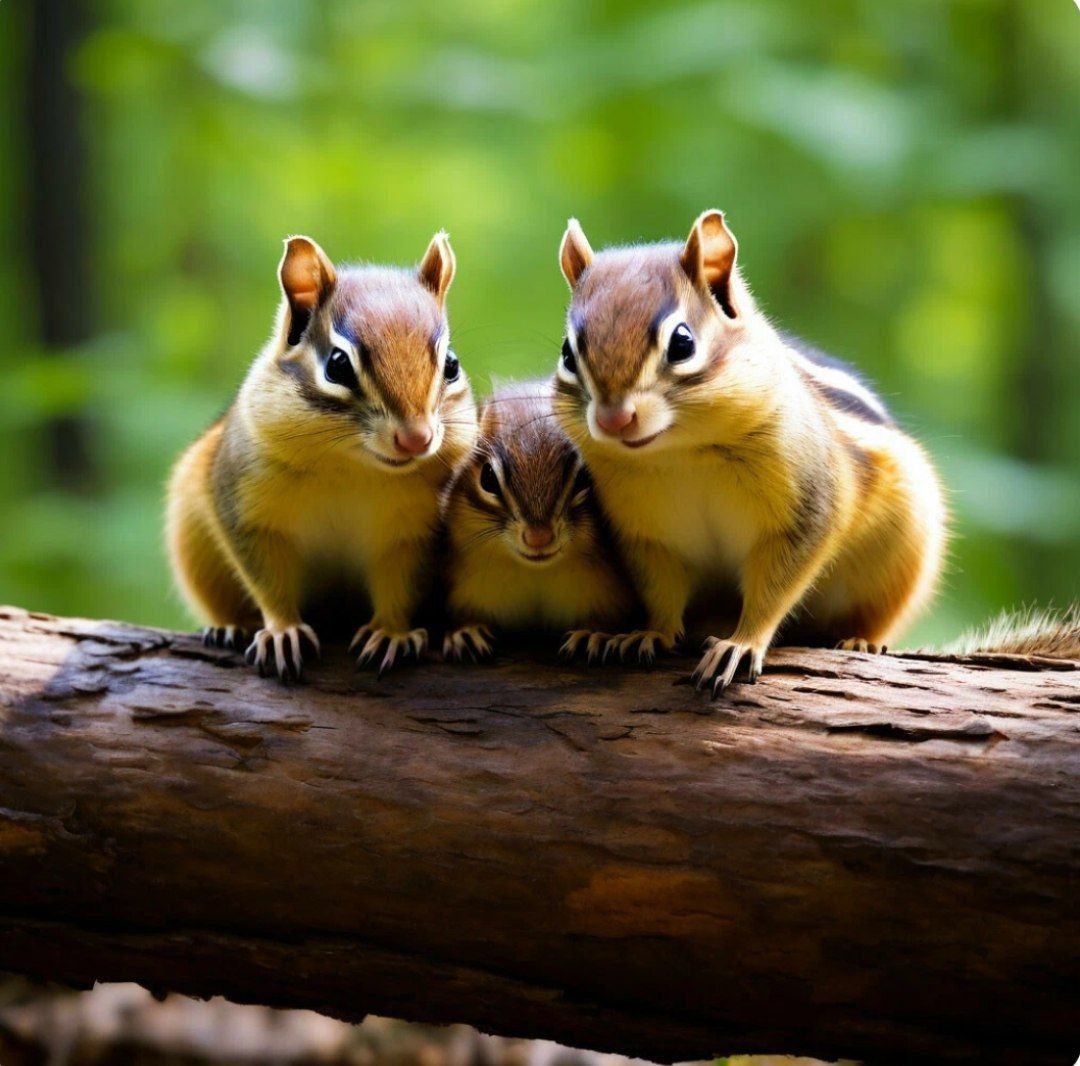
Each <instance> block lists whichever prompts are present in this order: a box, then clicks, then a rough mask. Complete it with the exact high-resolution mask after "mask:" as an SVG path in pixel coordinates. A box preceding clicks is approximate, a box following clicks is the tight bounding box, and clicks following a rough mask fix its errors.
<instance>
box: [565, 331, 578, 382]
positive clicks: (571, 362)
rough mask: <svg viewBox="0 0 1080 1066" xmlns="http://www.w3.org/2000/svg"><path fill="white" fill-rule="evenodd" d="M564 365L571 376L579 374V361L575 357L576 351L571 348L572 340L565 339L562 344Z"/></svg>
mask: <svg viewBox="0 0 1080 1066" xmlns="http://www.w3.org/2000/svg"><path fill="white" fill-rule="evenodd" d="M562 365H563V369H565V370H566V371H567V372H568V373H570V374H576V373H577V359H576V358H575V357H574V349H573V348H571V347H570V338H569V337H564V338H563V342H562Z"/></svg>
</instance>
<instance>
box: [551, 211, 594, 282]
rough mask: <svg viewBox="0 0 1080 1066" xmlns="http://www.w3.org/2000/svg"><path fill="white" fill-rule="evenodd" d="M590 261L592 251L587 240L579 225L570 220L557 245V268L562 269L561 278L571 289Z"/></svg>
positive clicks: (591, 259)
mask: <svg viewBox="0 0 1080 1066" xmlns="http://www.w3.org/2000/svg"><path fill="white" fill-rule="evenodd" d="M592 261H593V250H592V245H590V244H589V238H588V237H586V236H585V231H584V230H583V229H582V228H581V223H580V222H578V220H577V219H576V218H572V219H570V221H569V222H567V223H566V232H565V233H564V234H563V239H562V244H561V245H559V266H560V267H562V272H563V277H564V278H566V282H567V284H568V285H569V286H570V288H571V289H572V288H574V287H575V286H576V285H577V283H578V279H579V278H580V277H581V275H582V274H584V273H585V270H586V268H587V267H588V265H589V264H590V263H591V262H592Z"/></svg>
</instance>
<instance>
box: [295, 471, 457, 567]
mask: <svg viewBox="0 0 1080 1066" xmlns="http://www.w3.org/2000/svg"><path fill="white" fill-rule="evenodd" d="M279 488H281V489H282V491H283V492H286V493H287V495H285V496H283V497H282V499H280V500H278V501H276V503H275V505H274V510H275V519H276V521H275V523H274V524H275V526H276V527H277V528H278V529H279V531H280V532H281V533H282V534H283V535H285V536H286V537H288V539H289V540H290V541H291V542H292V543H293V545H294V546H295V547H296V548H297V550H298V551H299V553H300V555H301V556H302V557H303V558H304V560H305V562H306V563H307V564H308V565H309V567H311V568H315V569H321V568H324V567H331V568H335V569H343V570H346V571H354V572H359V571H363V570H365V569H366V568H367V567H369V566H371V565H377V564H378V560H379V559H380V557H382V556H384V555H385V554H386V553H387V552H390V551H392V550H394V548H395V546H396V545H397V544H400V543H402V542H406V541H407V542H415V541H416V540H422V539H424V538H425V537H428V536H430V535H431V534H432V532H433V530H434V527H435V522H436V518H437V512H438V497H437V495H436V489H435V487H434V486H432V485H430V484H428V483H427V482H426V481H425V480H424V479H423V478H420V477H417V476H414V475H404V476H394V475H393V474H388V475H382V476H379V474H378V472H375V473H374V474H370V473H368V472H367V471H366V470H364V469H363V468H354V469H352V470H350V469H346V470H343V471H341V472H337V471H333V472H325V471H320V472H319V473H318V474H313V475H311V476H309V477H305V476H296V477H294V478H292V479H291V484H289V486H288V488H287V489H284V488H283V487H282V486H279Z"/></svg>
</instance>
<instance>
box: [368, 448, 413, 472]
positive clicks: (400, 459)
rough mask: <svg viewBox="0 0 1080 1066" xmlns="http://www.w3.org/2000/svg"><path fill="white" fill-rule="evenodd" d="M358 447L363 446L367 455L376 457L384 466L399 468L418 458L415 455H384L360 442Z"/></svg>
mask: <svg viewBox="0 0 1080 1066" xmlns="http://www.w3.org/2000/svg"><path fill="white" fill-rule="evenodd" d="M360 447H361V448H363V450H364V451H365V452H366V453H367V454H368V455H370V456H372V457H374V458H375V459H378V460H379V462H380V463H382V464H383V465H384V466H390V467H393V468H394V469H395V470H400V469H401V468H402V467H405V466H409V465H410V464H412V463H415V462H416V461H417V459H418V458H420V457H418V456H415V455H384V454H383V453H382V452H378V451H376V450H375V449H374V448H372V447H371V446H370V445H367V444H361V445H360Z"/></svg>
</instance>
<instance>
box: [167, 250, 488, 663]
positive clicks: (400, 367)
mask: <svg viewBox="0 0 1080 1066" xmlns="http://www.w3.org/2000/svg"><path fill="white" fill-rule="evenodd" d="M278 274H279V278H280V281H281V289H282V292H283V293H284V300H283V301H282V304H281V307H280V310H279V313H278V316H277V324H276V326H275V329H274V332H273V336H272V337H271V339H270V341H269V342H268V343H267V345H266V346H265V347H264V348H263V350H262V352H261V353H260V354H259V355H258V357H257V358H256V359H255V362H254V364H253V365H252V367H251V369H250V371H249V372H248V375H247V377H246V379H245V380H244V383H243V384H242V385H241V387H240V391H239V394H238V395H237V397H236V399H235V401H234V402H233V404H232V406H231V407H230V408H229V410H228V411H227V412H226V413H225V415H224V416H222V417H221V418H220V419H219V420H218V421H217V422H215V423H214V424H213V425H212V426H211V427H210V428H209V429H208V430H207V431H206V433H204V434H203V436H202V437H200V438H199V440H197V441H196V442H195V443H194V444H193V445H192V446H191V447H190V448H189V449H188V450H187V451H186V452H185V453H184V454H183V456H182V457H181V458H180V460H179V462H178V463H177V464H176V467H175V469H174V471H173V474H172V479H171V481H170V484H169V489H168V508H167V519H166V535H167V543H168V551H169V557H170V560H171V562H172V568H173V572H174V574H175V577H176V581H177V583H178V585H179V586H180V589H181V591H182V592H183V594H184V596H185V598H186V599H187V601H188V603H189V605H190V606H191V608H192V610H193V611H194V612H195V613H196V614H197V615H199V616H201V617H202V618H203V619H204V620H205V622H206V623H207V625H208V628H207V630H206V631H205V634H206V638H207V639H208V640H210V641H215V642H216V643H218V644H219V645H226V644H227V645H229V646H231V647H235V648H239V647H240V646H241V644H240V642H242V641H244V640H245V632H247V631H250V630H252V629H255V628H257V630H258V631H257V632H256V633H255V635H254V640H253V641H252V643H251V645H250V647H249V648H248V652H247V658H248V661H249V662H252V663H254V664H255V665H256V666H257V667H258V668H259V672H260V673H263V672H264V671H265V670H270V669H275V668H276V670H277V672H278V674H279V675H280V676H281V678H282V679H288V678H290V677H298V676H299V675H300V670H301V661H302V656H301V646H300V645H301V640H305V641H306V642H308V643H309V644H310V645H311V646H312V647H313V648H314V649H315V650H316V652H317V651H318V647H319V645H318V639H317V637H316V634H315V632H314V630H313V629H312V628H311V626H310V625H308V624H306V623H305V622H304V621H303V620H302V611H306V610H307V609H308V608H309V607H310V606H311V605H312V604H313V603H316V602H317V601H318V599H319V597H320V595H321V594H324V593H325V594H327V595H330V596H333V597H335V598H337V599H339V600H340V598H341V595H342V589H348V590H351V595H352V596H353V597H354V598H352V599H351V600H349V601H347V602H349V610H350V613H351V611H352V610H355V611H356V612H358V613H359V612H366V611H370V612H371V617H370V620H369V621H367V622H366V623H365V624H364V625H362V626H360V628H359V630H358V631H357V632H356V635H355V637H354V638H353V643H352V646H351V649H358V651H359V662H360V664H361V665H369V664H372V665H378V667H379V671H380V673H381V672H382V671H384V670H386V669H388V668H389V667H391V666H392V665H393V664H394V662H395V660H397V659H398V658H399V657H404V656H407V655H409V654H413V655H419V654H420V653H421V651H422V650H423V649H424V647H425V644H426V640H427V633H426V631H425V630H423V629H415V628H411V625H412V616H413V612H414V610H415V608H416V606H417V603H418V601H419V600H420V598H421V596H422V595H423V591H424V589H423V584H424V580H425V578H426V577H427V576H428V574H429V571H430V565H431V560H432V553H433V549H434V543H435V536H436V531H437V528H438V512H439V497H440V493H441V491H442V489H443V487H444V486H445V484H446V482H447V480H448V478H449V476H450V471H451V468H452V466H453V464H455V463H457V462H459V461H460V460H461V459H462V458H464V456H465V455H467V454H468V452H469V451H470V450H471V448H472V447H473V444H474V442H475V439H476V409H475V405H474V403H473V399H472V394H471V392H470V389H469V384H468V380H467V379H466V377H465V372H464V371H463V370H462V369H461V366H460V364H459V363H458V360H457V357H456V356H455V355H454V353H453V351H451V349H450V332H449V327H448V325H447V318H446V293H447V290H448V289H449V287H450V283H451V281H452V280H453V277H454V254H453V251H452V250H451V248H450V242H449V241H448V240H447V238H446V234H445V233H438V234H436V236H435V237H434V238H433V239H432V241H431V244H430V245H429V247H428V249H427V252H426V254H425V255H424V258H423V260H422V261H421V263H420V266H419V268H418V269H416V270H399V269H393V268H388V267H377V266H359V267H352V266H349V267H342V268H341V269H340V270H338V269H335V267H334V265H333V264H332V263H331V262H330V260H329V259H328V258H327V256H326V254H325V253H324V252H323V250H322V249H321V248H320V247H319V246H318V245H317V244H316V243H315V242H314V241H313V240H311V239H310V238H308V237H292V238H290V239H289V240H288V241H286V245H285V254H284V256H283V258H282V260H281V265H280V267H279V270H278ZM361 617H363V616H361ZM355 624H356V623H355V622H353V625H355ZM351 628H352V627H351V626H350V630H351Z"/></svg>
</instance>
